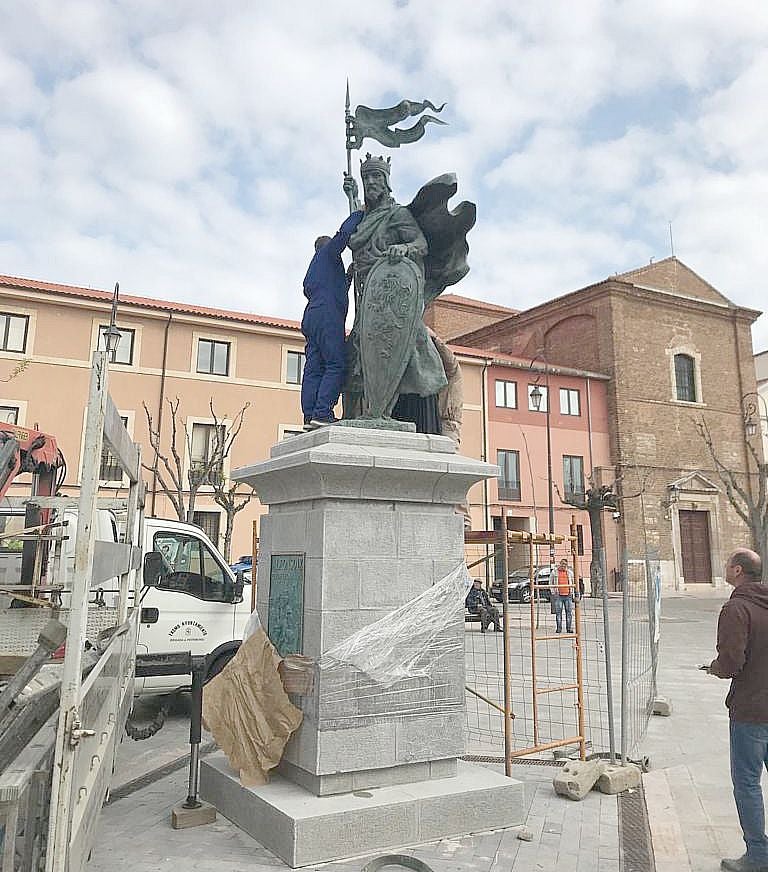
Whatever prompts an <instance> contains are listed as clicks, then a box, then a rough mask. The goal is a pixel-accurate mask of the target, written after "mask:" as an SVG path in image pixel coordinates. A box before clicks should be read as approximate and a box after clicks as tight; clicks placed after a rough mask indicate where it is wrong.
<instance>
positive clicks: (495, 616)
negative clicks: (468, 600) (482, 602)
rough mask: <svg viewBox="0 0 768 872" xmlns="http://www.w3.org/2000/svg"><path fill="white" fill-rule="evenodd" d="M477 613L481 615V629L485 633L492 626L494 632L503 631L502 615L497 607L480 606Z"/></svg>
mask: <svg viewBox="0 0 768 872" xmlns="http://www.w3.org/2000/svg"><path fill="white" fill-rule="evenodd" d="M477 613H478V614H479V615H480V629H481V630H482V631H483V632H485V631H486V630H487V629H488V627H490V625H491V624H493V628H494V630H497V631H498V630H500V629H501V615H499V610H498V609H497V608H496V606H478V610H477Z"/></svg>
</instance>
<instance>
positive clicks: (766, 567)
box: [695, 415, 768, 583]
mask: <svg viewBox="0 0 768 872" xmlns="http://www.w3.org/2000/svg"><path fill="white" fill-rule="evenodd" d="M746 417H747V416H746V415H745V418H746ZM758 420H760V419H758ZM750 422H751V418H748V419H747V420H745V424H749V423H750ZM695 424H696V430H697V431H698V434H699V436H700V437H701V439H702V441H703V442H704V445H705V446H706V448H707V453H708V454H709V456H710V458H711V460H712V463H714V465H715V472H716V473H717V476H718V478H719V479H720V482H721V484H722V485H723V489H724V490H725V495H726V497H727V498H728V502H729V503H730V504H731V505H732V506H733V509H734V511H735V512H736V514H737V515H738V516H739V517H740V518H741V520H742V521H744V523H745V524H746V525H747V528H748V529H749V533H750V537H751V539H752V549H753V550H754V551H757V553H758V554H759V555H760V559H761V560H762V562H763V582H765V583H768V490H767V488H766V483H767V482H768V463H765V462H764V460H763V457H762V453H761V452H760V450H759V449H758V444H759V443H758V440H759V439H760V435H759V430H760V428H759V427H758V428H757V430H758V432H757V433H756V434H755V437H754V438H747V439H746V440H745V443H746V446H747V457H748V463H747V469H746V471H744V472H740V471H737V470H734V469H732V468H731V467H729V466H726V464H725V463H723V461H722V459H721V457H720V455H719V454H718V451H717V448H716V447H715V442H714V439H713V438H712V431H711V430H710V429H709V424H707V422H706V420H705V419H704V418H701V419H700V420H698V421H696V422H695Z"/></svg>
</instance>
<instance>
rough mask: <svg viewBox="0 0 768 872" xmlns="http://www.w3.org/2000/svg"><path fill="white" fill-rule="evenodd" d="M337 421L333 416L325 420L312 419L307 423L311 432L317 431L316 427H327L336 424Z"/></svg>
mask: <svg viewBox="0 0 768 872" xmlns="http://www.w3.org/2000/svg"><path fill="white" fill-rule="evenodd" d="M338 423H339V419H338V418H334V416H333V415H329V416H328V417H327V418H313V419H312V420H311V421H310V422H309V426H310V427H311V428H312V429H313V430H317V428H318V427H327V426H328V425H329V424H338Z"/></svg>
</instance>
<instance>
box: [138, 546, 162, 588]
mask: <svg viewBox="0 0 768 872" xmlns="http://www.w3.org/2000/svg"><path fill="white" fill-rule="evenodd" d="M165 568H166V564H165V560H164V559H163V555H162V554H161V553H160V552H159V551H148V552H147V553H146V554H145V555H144V572H143V576H144V587H157V586H158V584H160V579H161V578H162V577H163V575H165Z"/></svg>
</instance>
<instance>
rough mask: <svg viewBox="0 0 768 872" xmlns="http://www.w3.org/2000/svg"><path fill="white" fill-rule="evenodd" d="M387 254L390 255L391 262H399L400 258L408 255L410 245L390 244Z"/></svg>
mask: <svg viewBox="0 0 768 872" xmlns="http://www.w3.org/2000/svg"><path fill="white" fill-rule="evenodd" d="M387 256H388V257H389V262H390V263H397V262H398V261H399V260H402V259H403V258H404V257H408V246H407V245H390V246H389V248H388V249H387Z"/></svg>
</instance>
